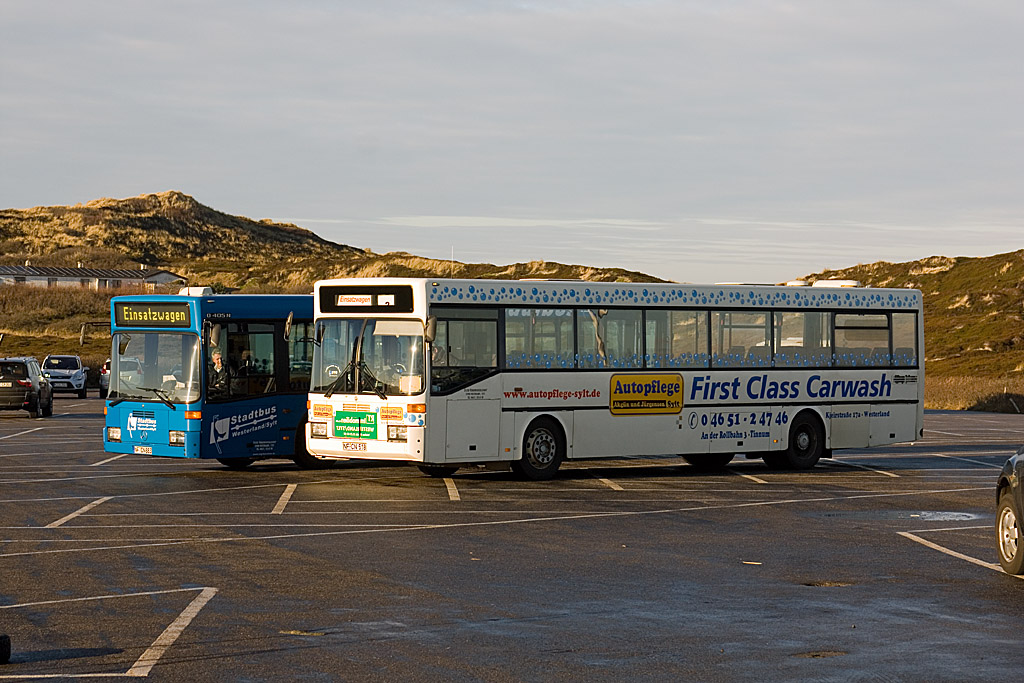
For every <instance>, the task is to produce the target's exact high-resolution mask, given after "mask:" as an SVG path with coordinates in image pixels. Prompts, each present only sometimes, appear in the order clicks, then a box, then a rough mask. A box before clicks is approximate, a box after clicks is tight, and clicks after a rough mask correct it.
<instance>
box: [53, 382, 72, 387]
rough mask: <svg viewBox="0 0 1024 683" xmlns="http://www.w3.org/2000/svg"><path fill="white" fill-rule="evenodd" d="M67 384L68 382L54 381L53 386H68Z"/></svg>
mask: <svg viewBox="0 0 1024 683" xmlns="http://www.w3.org/2000/svg"><path fill="white" fill-rule="evenodd" d="M67 385H68V383H67V382H54V383H53V386H55V387H66V386H67Z"/></svg>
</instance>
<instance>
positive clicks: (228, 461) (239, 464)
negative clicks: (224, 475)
mask: <svg viewBox="0 0 1024 683" xmlns="http://www.w3.org/2000/svg"><path fill="white" fill-rule="evenodd" d="M217 462H219V463H220V464H221V465H224V467H227V468H228V469H229V470H236V471H237V470H244V469H245V468H247V467H248V466H249V465H251V464H253V463H254V462H256V458H217Z"/></svg>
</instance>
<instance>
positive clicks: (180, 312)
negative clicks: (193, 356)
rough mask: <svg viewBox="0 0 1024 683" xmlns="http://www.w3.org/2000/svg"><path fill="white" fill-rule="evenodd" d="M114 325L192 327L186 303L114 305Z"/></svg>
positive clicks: (137, 302) (144, 302)
mask: <svg viewBox="0 0 1024 683" xmlns="http://www.w3.org/2000/svg"><path fill="white" fill-rule="evenodd" d="M114 324H115V325H117V326H119V327H186V328H187V327H192V309H191V307H190V306H189V303H188V302H187V301H183V302H180V303H179V302H176V301H174V302H172V301H159V302H158V301H154V302H146V301H131V302H121V303H115V304H114Z"/></svg>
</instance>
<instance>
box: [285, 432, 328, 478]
mask: <svg viewBox="0 0 1024 683" xmlns="http://www.w3.org/2000/svg"><path fill="white" fill-rule="evenodd" d="M292 461H293V462H294V463H295V464H296V465H298V466H299V469H300V470H322V469H325V468H327V467H330V466H331V464H330V463H329V462H327V461H326V460H321V459H320V458H318V457H316V456H315V455H310V453H309V451H307V450H306V423H305V422H300V423H299V426H298V427H297V428H296V429H295V452H294V453H293V454H292Z"/></svg>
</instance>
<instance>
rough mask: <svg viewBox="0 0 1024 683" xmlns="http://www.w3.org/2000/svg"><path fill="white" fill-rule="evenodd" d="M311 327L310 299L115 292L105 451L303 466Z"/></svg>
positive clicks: (202, 291) (235, 464) (232, 464)
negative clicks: (279, 460)
mask: <svg viewBox="0 0 1024 683" xmlns="http://www.w3.org/2000/svg"><path fill="white" fill-rule="evenodd" d="M312 325H313V297H312V296H310V295H280V294H269V295H245V294H213V293H212V291H211V290H210V289H208V288H187V289H184V290H182V294H179V295H154V296H118V297H114V298H113V299H111V301H110V331H111V335H112V343H111V352H110V388H109V391H108V393H107V397H106V399H107V400H106V404H105V406H104V414H105V415H106V429H105V430H104V432H103V442H104V448H105V449H106V451H107V452H110V453H136V454H142V455H152V456H161V457H171V458H203V459H215V460H218V461H220V462H221V463H222V464H224V465H225V466H227V467H229V468H232V469H243V468H245V467H248V466H249V465H251V464H252V463H253V462H255V461H257V460H263V459H266V458H288V459H293V460H296V461H297V462H300V463H301V462H302V461H303V457H305V456H306V452H305V447H304V442H305V439H304V438H301V436H304V431H305V430H304V428H303V429H301V430H300V429H298V428H299V427H300V425H302V424H303V423H304V421H305V419H306V399H307V392H308V391H309V378H310V370H311V367H312V348H313V340H312V336H313V335H312ZM297 431H298V432H299V434H300V438H298V439H296V432H297ZM297 453H298V458H296V454H297Z"/></svg>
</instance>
